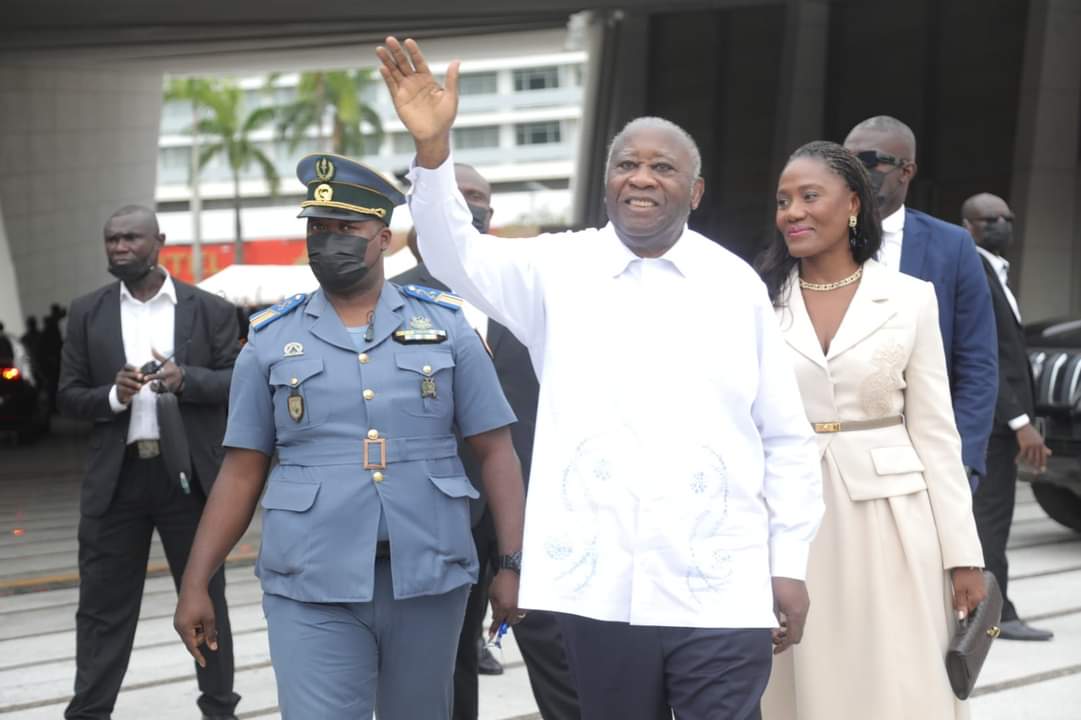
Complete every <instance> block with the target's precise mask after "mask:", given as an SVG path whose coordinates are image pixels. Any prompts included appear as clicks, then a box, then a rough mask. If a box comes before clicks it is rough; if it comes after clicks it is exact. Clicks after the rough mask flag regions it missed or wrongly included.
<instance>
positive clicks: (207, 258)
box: [158, 238, 308, 282]
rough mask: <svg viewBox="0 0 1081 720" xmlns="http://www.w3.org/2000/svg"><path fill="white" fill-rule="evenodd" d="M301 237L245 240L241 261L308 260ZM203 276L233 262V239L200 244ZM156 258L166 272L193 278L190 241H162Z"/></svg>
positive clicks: (281, 262)
mask: <svg viewBox="0 0 1081 720" xmlns="http://www.w3.org/2000/svg"><path fill="white" fill-rule="evenodd" d="M304 245H305V242H304V238H289V239H281V240H249V241H246V242H245V243H244V264H245V265H301V264H304V263H306V262H308V253H307V251H306V250H305V247H304ZM202 250H203V277H204V278H208V277H210V276H211V275H213V274H214V273H217V272H220V271H222V270H224V269H225V268H227V267H229V266H230V265H232V264H233V255H234V249H233V243H213V244H204V245H203V247H202ZM158 261H159V262H160V263H161V264H162V265H164V266H165V269H166V270H168V271H169V274H170V275H172V276H173V277H175V278H179V279H181V280H183V281H185V282H193V275H192V265H191V245H166V246H165V247H163V248H162V249H161V254H160V255H159V256H158Z"/></svg>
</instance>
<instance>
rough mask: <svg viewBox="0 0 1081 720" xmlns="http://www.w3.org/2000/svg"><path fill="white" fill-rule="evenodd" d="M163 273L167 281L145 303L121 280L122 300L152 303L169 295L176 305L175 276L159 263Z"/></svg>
mask: <svg viewBox="0 0 1081 720" xmlns="http://www.w3.org/2000/svg"><path fill="white" fill-rule="evenodd" d="M158 267H159V268H160V269H161V271H162V272H163V273H165V282H163V283H162V284H161V288H159V289H158V291H157V292H156V293H155V294H154V297H152V298H150V299H149V300H147V301H146V302H145V303H144V302H142V301H141V300H139V299H138V298H136V297H135V296H134V295H132V294H131V291H130V290H128V286H127V285H125V284H124V283H123V281H121V283H120V302H133V303H136V304H139V305H149V304H150V303H154V302H158V300H159V298H161V297H163V296H164V297H167V298H169V301H170V302H171V303H172V304H173V305H176V285H175V284H174V283H173V277H172V275H170V274H169V271H168V270H166V269H165V267H164V266H162V265H158Z"/></svg>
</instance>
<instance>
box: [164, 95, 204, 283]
mask: <svg viewBox="0 0 1081 720" xmlns="http://www.w3.org/2000/svg"><path fill="white" fill-rule="evenodd" d="M210 92H211V85H210V82H209V81H207V80H206V79H204V78H197V77H188V78H170V79H169V82H168V83H167V84H166V86H165V101H166V102H177V101H179V102H188V103H191V125H190V126H189V128H188V132H190V133H191V164H190V165H189V170H188V185H189V187H190V188H191V203H190V205H189V210H190V213H189V214H190V215H191V274H192V278H194V280H195V282H199V281H200V280H202V279H203V242H202V240H203V232H202V231H203V227H202V220H201V218H200V215H201V211H202V196H201V195H200V194H199V134H198V133H197V132H196V131H195V126H196V125H198V123H199V112H200V110H201V108H202V107H203V106H204V105H205V104H206V101H205V99H206V97H207V95H208V94H209V93H210Z"/></svg>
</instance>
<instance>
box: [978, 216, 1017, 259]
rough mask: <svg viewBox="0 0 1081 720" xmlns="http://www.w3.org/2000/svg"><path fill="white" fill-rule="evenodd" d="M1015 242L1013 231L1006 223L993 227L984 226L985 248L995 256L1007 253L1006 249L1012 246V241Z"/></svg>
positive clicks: (996, 224)
mask: <svg viewBox="0 0 1081 720" xmlns="http://www.w3.org/2000/svg"><path fill="white" fill-rule="evenodd" d="M1012 240H1013V230H1012V229H1011V228H1010V226H1009V225H1006V224H1005V223H995V224H994V225H991V226H984V229H983V242H982V245H983V247H984V248H985V249H986V250H988V251H989V252H992V253H994V254H995V255H1001V254H1003V253H1004V252H1006V248H1008V247H1009V246H1010V241H1012Z"/></svg>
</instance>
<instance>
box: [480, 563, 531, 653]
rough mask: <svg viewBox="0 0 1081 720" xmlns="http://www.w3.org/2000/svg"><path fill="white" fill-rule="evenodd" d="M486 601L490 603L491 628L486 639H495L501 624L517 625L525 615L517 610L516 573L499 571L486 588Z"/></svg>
mask: <svg viewBox="0 0 1081 720" xmlns="http://www.w3.org/2000/svg"><path fill="white" fill-rule="evenodd" d="M488 599H489V600H491V603H492V626H491V627H490V628H488V637H489V638H492V637H495V634H496V631H497V630H499V626H500V624H502V623H504V622H505V623H507V624H508V625H517V624H518V623H519V622H520V621H521V619H522V618H523V617H525V613H523V612H520V611H519V610H518V573H516V572H514V571H513V570H500V571H499V572H498V573H496V576H495V577H494V578H493V579H492V584H491V585H489V586H488Z"/></svg>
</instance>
